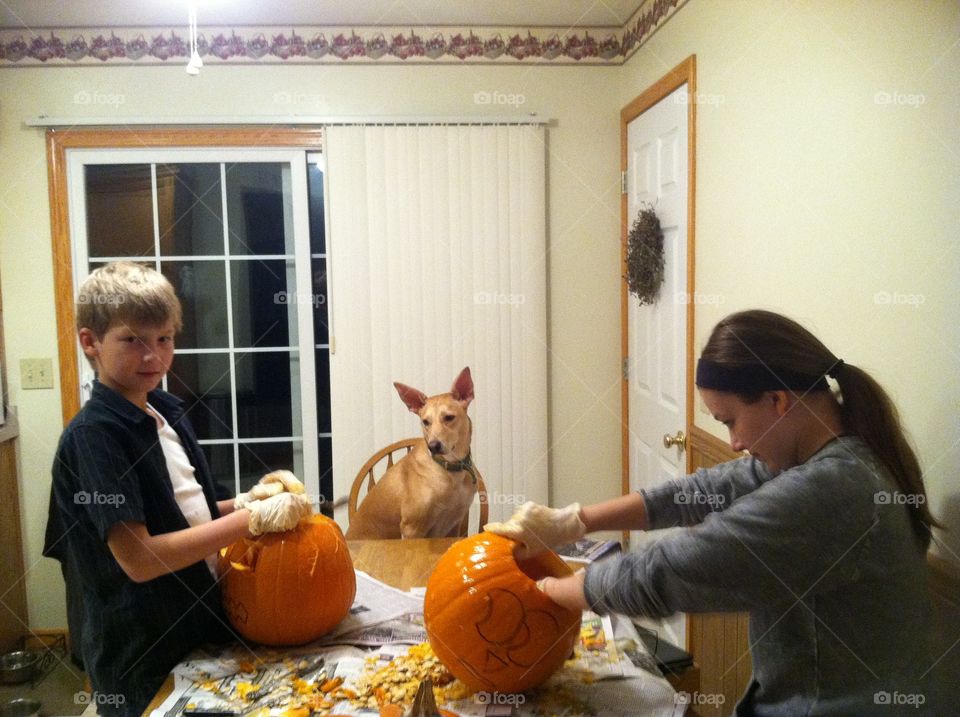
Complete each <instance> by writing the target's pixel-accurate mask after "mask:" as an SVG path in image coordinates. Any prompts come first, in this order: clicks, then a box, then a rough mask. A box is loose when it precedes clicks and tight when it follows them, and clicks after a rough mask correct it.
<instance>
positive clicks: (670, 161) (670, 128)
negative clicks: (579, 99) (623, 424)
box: [626, 85, 689, 646]
mask: <svg viewBox="0 0 960 717" xmlns="http://www.w3.org/2000/svg"><path fill="white" fill-rule="evenodd" d="M687 109H688V108H687V85H683V86H681V87H680V88H679V89H677V90H675V91H674V92H673V93H671V94H670V95H668V96H667V97H665V98H664V99H662V100H660V102H658V103H657V104H655V105H653V106H652V107H650V108H649V109H648V110H646V111H645V112H644V113H643V114H641V115H639V116H638V117H637V118H636V119H634V120H633V121H631V122H630V123H629V124H628V125H627V220H628V226H630V225H632V223H633V220H634V219H635V218H636V216H637V213H638V212H639V211H640V209H641V208H642V207H643V206H644V205H645V204H651V205H653V207H654V208H655V211H656V213H657V216H658V217H659V219H660V226H661V228H662V229H663V243H664V258H665V271H664V283H663V286H662V287H661V289H660V294H659V297H658V299H657V301H656V302H655V303H654V304H653V305H647V306H640V304H639V302H638V301H637V299H636V297H634V296H632V295H629V296H628V297H627V306H628V309H627V312H628V313H627V341H628V347H629V348H628V351H629V354H628V356H627V362H626V371H627V379H628V381H627V385H628V387H629V394H628V396H629V398H628V411H629V430H630V440H629V446H630V449H629V450H630V490H631V491H636V490H639V489H641V488H646V487H650V486H655V485H657V484H659V483H662V482H663V481H665V480H670V479H673V478H677V477H678V476H681V475H684V474H685V459H684V457H683V448H682V447H670V448H667V447H665V445H664V436H667V435H669V436H674V435H676V434H677V431H682V430H684V429H685V420H686V353H685V352H686V335H687V301H688V300H689V299H688V297H687V294H686V291H687V201H688V197H687V180H688V177H687V166H688V165H687ZM655 539H656V535H655V534H647V533H642V532H634V533H632V534H631V536H630V545H631V548H633V549H636V548H637V547H642V546H643V545H645V544H647V543H649V541H650V540H655ZM684 626H685V619H684V618H683V616H676V617H675V618H674V619H671V620H669V621H667V625H666V628H667V635H665V636H666V637H667V638H668V639H670V640H671V641H672V642H676V643H677V644H679V645H681V646H683V645H684V644H685V638H686V636H685V634H684V633H685V630H684ZM671 633H673V634H671Z"/></svg>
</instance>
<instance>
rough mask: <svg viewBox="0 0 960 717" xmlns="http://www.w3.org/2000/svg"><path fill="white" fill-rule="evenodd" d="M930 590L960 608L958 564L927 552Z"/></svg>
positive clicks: (959, 572)
mask: <svg viewBox="0 0 960 717" xmlns="http://www.w3.org/2000/svg"><path fill="white" fill-rule="evenodd" d="M927 567H928V568H929V570H930V578H929V585H930V591H931V592H932V593H933V594H934V595H936V596H937V597H938V598H940V599H942V600H944V601H946V602H947V603H948V604H950V605H951V606H953V608H955V609H957V610H960V564H958V563H957V562H953V561H950V560H947V559H946V558H944V557H941V556H939V555H935V554H933V553H928V554H927Z"/></svg>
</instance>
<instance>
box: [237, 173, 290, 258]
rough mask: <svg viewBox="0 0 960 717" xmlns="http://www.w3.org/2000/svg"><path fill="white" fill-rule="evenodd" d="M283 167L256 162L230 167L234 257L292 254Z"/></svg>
mask: <svg viewBox="0 0 960 717" xmlns="http://www.w3.org/2000/svg"><path fill="white" fill-rule="evenodd" d="M282 166H283V165H281V164H273V163H255V162H246V163H243V164H233V165H227V167H226V181H227V217H228V219H229V225H228V229H229V233H230V253H231V254H247V255H249V254H292V253H293V228H292V227H286V225H285V221H284V216H285V214H284V211H283V174H282V169H281V167H282ZM288 233H289V235H290V236H289V240H290V243H289V246H287V234H288Z"/></svg>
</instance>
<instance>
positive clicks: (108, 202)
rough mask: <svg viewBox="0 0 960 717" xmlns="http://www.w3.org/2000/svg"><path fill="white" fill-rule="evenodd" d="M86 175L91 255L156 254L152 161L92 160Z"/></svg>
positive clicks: (87, 166) (88, 243)
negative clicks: (112, 161)
mask: <svg viewBox="0 0 960 717" xmlns="http://www.w3.org/2000/svg"><path fill="white" fill-rule="evenodd" d="M84 178H85V181H86V194H87V196H86V199H87V253H88V255H89V256H90V257H91V258H92V257H101V256H111V257H113V256H129V257H136V256H151V255H153V253H154V246H153V181H152V179H151V177H150V165H149V164H88V165H86V166H85V167H84Z"/></svg>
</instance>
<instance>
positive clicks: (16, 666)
mask: <svg viewBox="0 0 960 717" xmlns="http://www.w3.org/2000/svg"><path fill="white" fill-rule="evenodd" d="M39 662H40V655H38V654H37V653H35V652H29V651H27V650H20V651H18V652H8V653H7V654H6V655H4V656H3V657H0V682H2V683H3V684H5V685H12V684H16V683H18V682H26V681H27V680H29V679H30V678H31V677H33V675H34V674H35V673H36V671H37V665H38V664H39Z"/></svg>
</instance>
